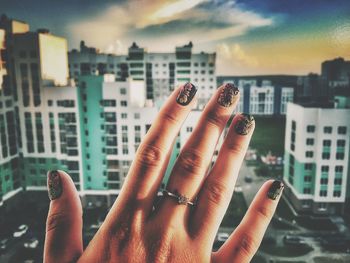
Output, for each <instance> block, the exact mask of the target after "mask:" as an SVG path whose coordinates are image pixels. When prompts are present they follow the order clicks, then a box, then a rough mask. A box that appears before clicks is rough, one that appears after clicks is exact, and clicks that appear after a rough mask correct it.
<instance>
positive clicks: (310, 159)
mask: <svg viewBox="0 0 350 263" xmlns="http://www.w3.org/2000/svg"><path fill="white" fill-rule="evenodd" d="M349 114H350V109H345V108H319V107H317V106H315V105H309V106H301V105H297V104H293V103H289V104H288V107H287V114H286V135H285V158H284V182H285V184H286V186H287V187H286V189H285V194H286V195H287V196H288V200H289V201H290V202H291V204H292V205H293V207H294V208H295V209H296V210H297V211H298V212H300V213H312V214H342V213H344V205H345V201H346V199H347V198H349V194H350V189H349V186H348V185H349V184H348V180H349V174H350V170H349V132H350V119H349Z"/></svg>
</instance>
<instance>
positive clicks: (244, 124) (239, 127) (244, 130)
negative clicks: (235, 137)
mask: <svg viewBox="0 0 350 263" xmlns="http://www.w3.org/2000/svg"><path fill="white" fill-rule="evenodd" d="M253 124H254V117H253V116H252V115H249V114H246V113H242V114H241V115H240V118H239V120H238V121H237V123H236V124H235V131H236V133H237V134H239V135H247V134H248V133H249V132H250V130H251V129H252V128H253V126H254V125H253Z"/></svg>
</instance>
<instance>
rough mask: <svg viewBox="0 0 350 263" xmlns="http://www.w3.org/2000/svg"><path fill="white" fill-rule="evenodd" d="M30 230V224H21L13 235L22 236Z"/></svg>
mask: <svg viewBox="0 0 350 263" xmlns="http://www.w3.org/2000/svg"><path fill="white" fill-rule="evenodd" d="M27 231H28V226H27V225H20V226H19V227H18V228H17V230H16V232H14V233H13V237H21V236H23V235H25V234H26V233H27Z"/></svg>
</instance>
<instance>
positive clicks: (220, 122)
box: [205, 109, 225, 128]
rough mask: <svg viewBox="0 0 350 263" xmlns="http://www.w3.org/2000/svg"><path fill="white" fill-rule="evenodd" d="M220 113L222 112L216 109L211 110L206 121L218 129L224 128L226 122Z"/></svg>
mask: <svg viewBox="0 0 350 263" xmlns="http://www.w3.org/2000/svg"><path fill="white" fill-rule="evenodd" d="M219 112H220V111H218V110H215V109H212V110H209V111H208V112H207V114H206V115H205V120H206V121H207V122H208V123H210V124H212V125H214V126H216V127H219V128H221V127H223V126H224V125H225V120H224V118H223V117H222V116H221V115H220V113H219Z"/></svg>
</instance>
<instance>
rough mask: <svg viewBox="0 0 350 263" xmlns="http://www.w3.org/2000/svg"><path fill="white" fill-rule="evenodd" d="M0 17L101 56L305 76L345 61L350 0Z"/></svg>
mask: <svg viewBox="0 0 350 263" xmlns="http://www.w3.org/2000/svg"><path fill="white" fill-rule="evenodd" d="M0 13H5V14H6V15H7V16H9V17H11V18H15V19H19V20H24V21H26V22H28V23H29V24H30V25H31V28H32V30H36V29H37V28H43V27H44V28H48V29H50V30H51V32H52V33H53V34H56V35H59V36H63V37H65V38H67V39H68V44H69V48H70V49H72V48H78V46H79V42H80V40H85V42H86V44H87V45H88V46H94V47H97V48H99V49H100V50H101V51H104V52H110V53H117V54H124V53H126V52H127V48H128V47H129V46H130V45H131V43H132V42H133V41H136V42H137V43H138V44H139V45H140V46H142V47H146V48H147V50H148V51H159V52H163V51H170V52H172V51H174V46H175V45H184V44H187V43H188V42H189V41H190V40H191V41H192V42H193V44H194V51H196V52H198V51H202V50H203V51H207V52H214V51H216V52H217V74H218V75H223V74H232V75H253V74H279V73H283V74H307V73H309V72H320V64H321V62H322V61H324V60H326V59H332V58H335V57H339V56H341V57H344V58H345V59H350V1H349V0H332V1H329V0H312V1H311V0H309V1H308V0H293V1H289V0H288V1H287V0H245V1H243V0H236V1H221V0H212V1H210V0H192V1H189V0H168V1H165V0H162V1H160V0H138V1H136V0H131V1H112V0H98V1H97V0H60V1H48V0H46V1H43V0H25V1H23V0H10V1H9V0H0Z"/></svg>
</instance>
